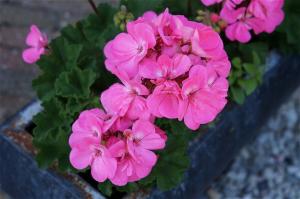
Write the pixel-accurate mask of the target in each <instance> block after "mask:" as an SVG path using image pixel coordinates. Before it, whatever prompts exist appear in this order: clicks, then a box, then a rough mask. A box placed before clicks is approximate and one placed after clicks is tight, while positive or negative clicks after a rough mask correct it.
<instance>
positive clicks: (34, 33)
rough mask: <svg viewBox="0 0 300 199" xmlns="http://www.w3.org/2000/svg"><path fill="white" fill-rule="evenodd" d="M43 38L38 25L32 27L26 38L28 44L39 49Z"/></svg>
mask: <svg viewBox="0 0 300 199" xmlns="http://www.w3.org/2000/svg"><path fill="white" fill-rule="evenodd" d="M42 37H43V35H42V33H41V32H40V30H39V28H38V27H37V26H36V25H32V26H31V27H30V32H29V34H28V35H27V38H26V44H27V45H28V46H31V47H38V46H39V42H40V39H41V38H42Z"/></svg>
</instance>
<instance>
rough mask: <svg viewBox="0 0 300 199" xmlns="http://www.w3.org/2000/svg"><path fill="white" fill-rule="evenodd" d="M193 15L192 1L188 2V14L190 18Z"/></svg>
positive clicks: (188, 0)
mask: <svg viewBox="0 0 300 199" xmlns="http://www.w3.org/2000/svg"><path fill="white" fill-rule="evenodd" d="M191 13H192V0H187V14H188V16H189V17H190V14H191Z"/></svg>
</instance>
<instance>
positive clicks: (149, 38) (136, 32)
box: [127, 23, 156, 48]
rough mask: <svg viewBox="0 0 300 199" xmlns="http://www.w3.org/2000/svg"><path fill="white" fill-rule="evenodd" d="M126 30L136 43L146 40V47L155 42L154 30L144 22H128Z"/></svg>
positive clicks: (152, 45)
mask: <svg viewBox="0 0 300 199" xmlns="http://www.w3.org/2000/svg"><path fill="white" fill-rule="evenodd" d="M127 31H128V33H129V34H130V35H131V36H133V37H134V38H135V39H136V41H138V43H139V42H147V46H148V48H152V47H154V46H155V44H156V39H155V35H154V31H153V29H152V27H151V26H150V25H148V24H146V23H137V24H134V23H128V25H127Z"/></svg>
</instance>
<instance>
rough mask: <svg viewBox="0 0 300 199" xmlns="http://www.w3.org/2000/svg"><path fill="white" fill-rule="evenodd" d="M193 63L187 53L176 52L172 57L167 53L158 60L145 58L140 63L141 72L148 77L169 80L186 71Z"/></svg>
mask: <svg viewBox="0 0 300 199" xmlns="http://www.w3.org/2000/svg"><path fill="white" fill-rule="evenodd" d="M191 65H192V63H191V61H190V59H189V57H188V56H187V55H183V54H176V55H175V56H174V57H173V58H172V59H171V58H170V57H169V56H167V55H164V54H163V55H161V56H160V57H159V58H158V59H157V61H156V60H152V59H149V60H147V59H146V60H145V62H144V63H143V64H141V65H140V71H139V74H140V75H141V76H142V77H144V78H147V79H153V80H167V79H170V80H171V79H175V78H176V77H179V76H180V75H183V74H184V73H186V72H187V71H188V70H189V69H190V67H191Z"/></svg>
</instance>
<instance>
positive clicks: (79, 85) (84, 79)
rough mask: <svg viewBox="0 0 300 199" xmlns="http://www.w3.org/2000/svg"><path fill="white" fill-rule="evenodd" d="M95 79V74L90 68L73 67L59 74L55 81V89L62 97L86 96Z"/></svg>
mask: <svg viewBox="0 0 300 199" xmlns="http://www.w3.org/2000/svg"><path fill="white" fill-rule="evenodd" d="M95 79H96V75H95V73H94V72H93V71H92V70H91V69H85V70H81V69H79V68H74V69H73V70H72V71H70V72H64V73H62V74H60V76H59V77H58V79H57V80H56V82H55V90H56V93H57V95H60V96H62V97H74V98H75V97H77V98H87V97H88V96H89V95H90V87H91V85H92V84H93V82H94V81H95Z"/></svg>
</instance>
